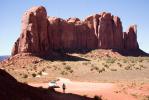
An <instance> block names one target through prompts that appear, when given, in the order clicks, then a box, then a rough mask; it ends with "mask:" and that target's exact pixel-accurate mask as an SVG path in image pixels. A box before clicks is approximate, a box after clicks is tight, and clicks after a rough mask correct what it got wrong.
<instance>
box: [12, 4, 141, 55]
mask: <svg viewBox="0 0 149 100" xmlns="http://www.w3.org/2000/svg"><path fill="white" fill-rule="evenodd" d="M92 49H117V50H137V49H139V46H138V42H137V29H136V27H135V25H133V26H130V28H129V29H128V32H123V28H122V22H121V20H120V18H119V17H117V16H113V15H112V14H111V13H106V12H102V13H100V14H95V15H92V16H88V17H87V18H85V19H84V20H82V21H81V20H80V19H79V18H68V19H66V20H64V19H62V18H57V17H49V16H47V12H46V9H45V8H44V7H43V6H39V7H32V8H30V9H29V10H27V11H26V12H25V13H24V15H23V18H22V30H21V35H20V37H19V38H18V39H17V41H16V42H15V44H14V47H13V50H12V55H15V54H18V53H33V54H38V55H47V54H48V55H49V54H50V53H51V52H52V51H64V52H78V51H80V50H92Z"/></svg>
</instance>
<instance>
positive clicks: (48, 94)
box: [0, 69, 101, 100]
mask: <svg viewBox="0 0 149 100" xmlns="http://www.w3.org/2000/svg"><path fill="white" fill-rule="evenodd" d="M0 100H101V99H100V97H99V98H89V97H86V96H80V95H76V94H70V93H66V94H63V93H60V92H56V91H54V90H51V89H45V88H35V87H32V86H29V85H27V84H24V83H20V82H18V81H17V80H16V79H15V78H13V77H12V76H11V75H10V74H8V73H7V72H5V71H4V70H1V69H0Z"/></svg>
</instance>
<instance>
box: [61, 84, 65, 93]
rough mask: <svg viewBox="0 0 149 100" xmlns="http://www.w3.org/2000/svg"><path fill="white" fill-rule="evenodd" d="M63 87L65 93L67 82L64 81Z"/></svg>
mask: <svg viewBox="0 0 149 100" xmlns="http://www.w3.org/2000/svg"><path fill="white" fill-rule="evenodd" d="M62 88H63V93H65V89H66V85H65V83H63V85H62Z"/></svg>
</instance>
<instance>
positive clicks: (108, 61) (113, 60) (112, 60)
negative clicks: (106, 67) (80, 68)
mask: <svg viewBox="0 0 149 100" xmlns="http://www.w3.org/2000/svg"><path fill="white" fill-rule="evenodd" d="M115 61H116V59H115V58H108V59H107V60H106V63H112V64H113V63H115Z"/></svg>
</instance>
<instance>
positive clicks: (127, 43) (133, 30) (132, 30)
mask: <svg viewBox="0 0 149 100" xmlns="http://www.w3.org/2000/svg"><path fill="white" fill-rule="evenodd" d="M124 48H125V49H126V50H132V49H139V45H138V42H137V26H136V25H132V26H130V27H129V29H128V31H127V32H124Z"/></svg>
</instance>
